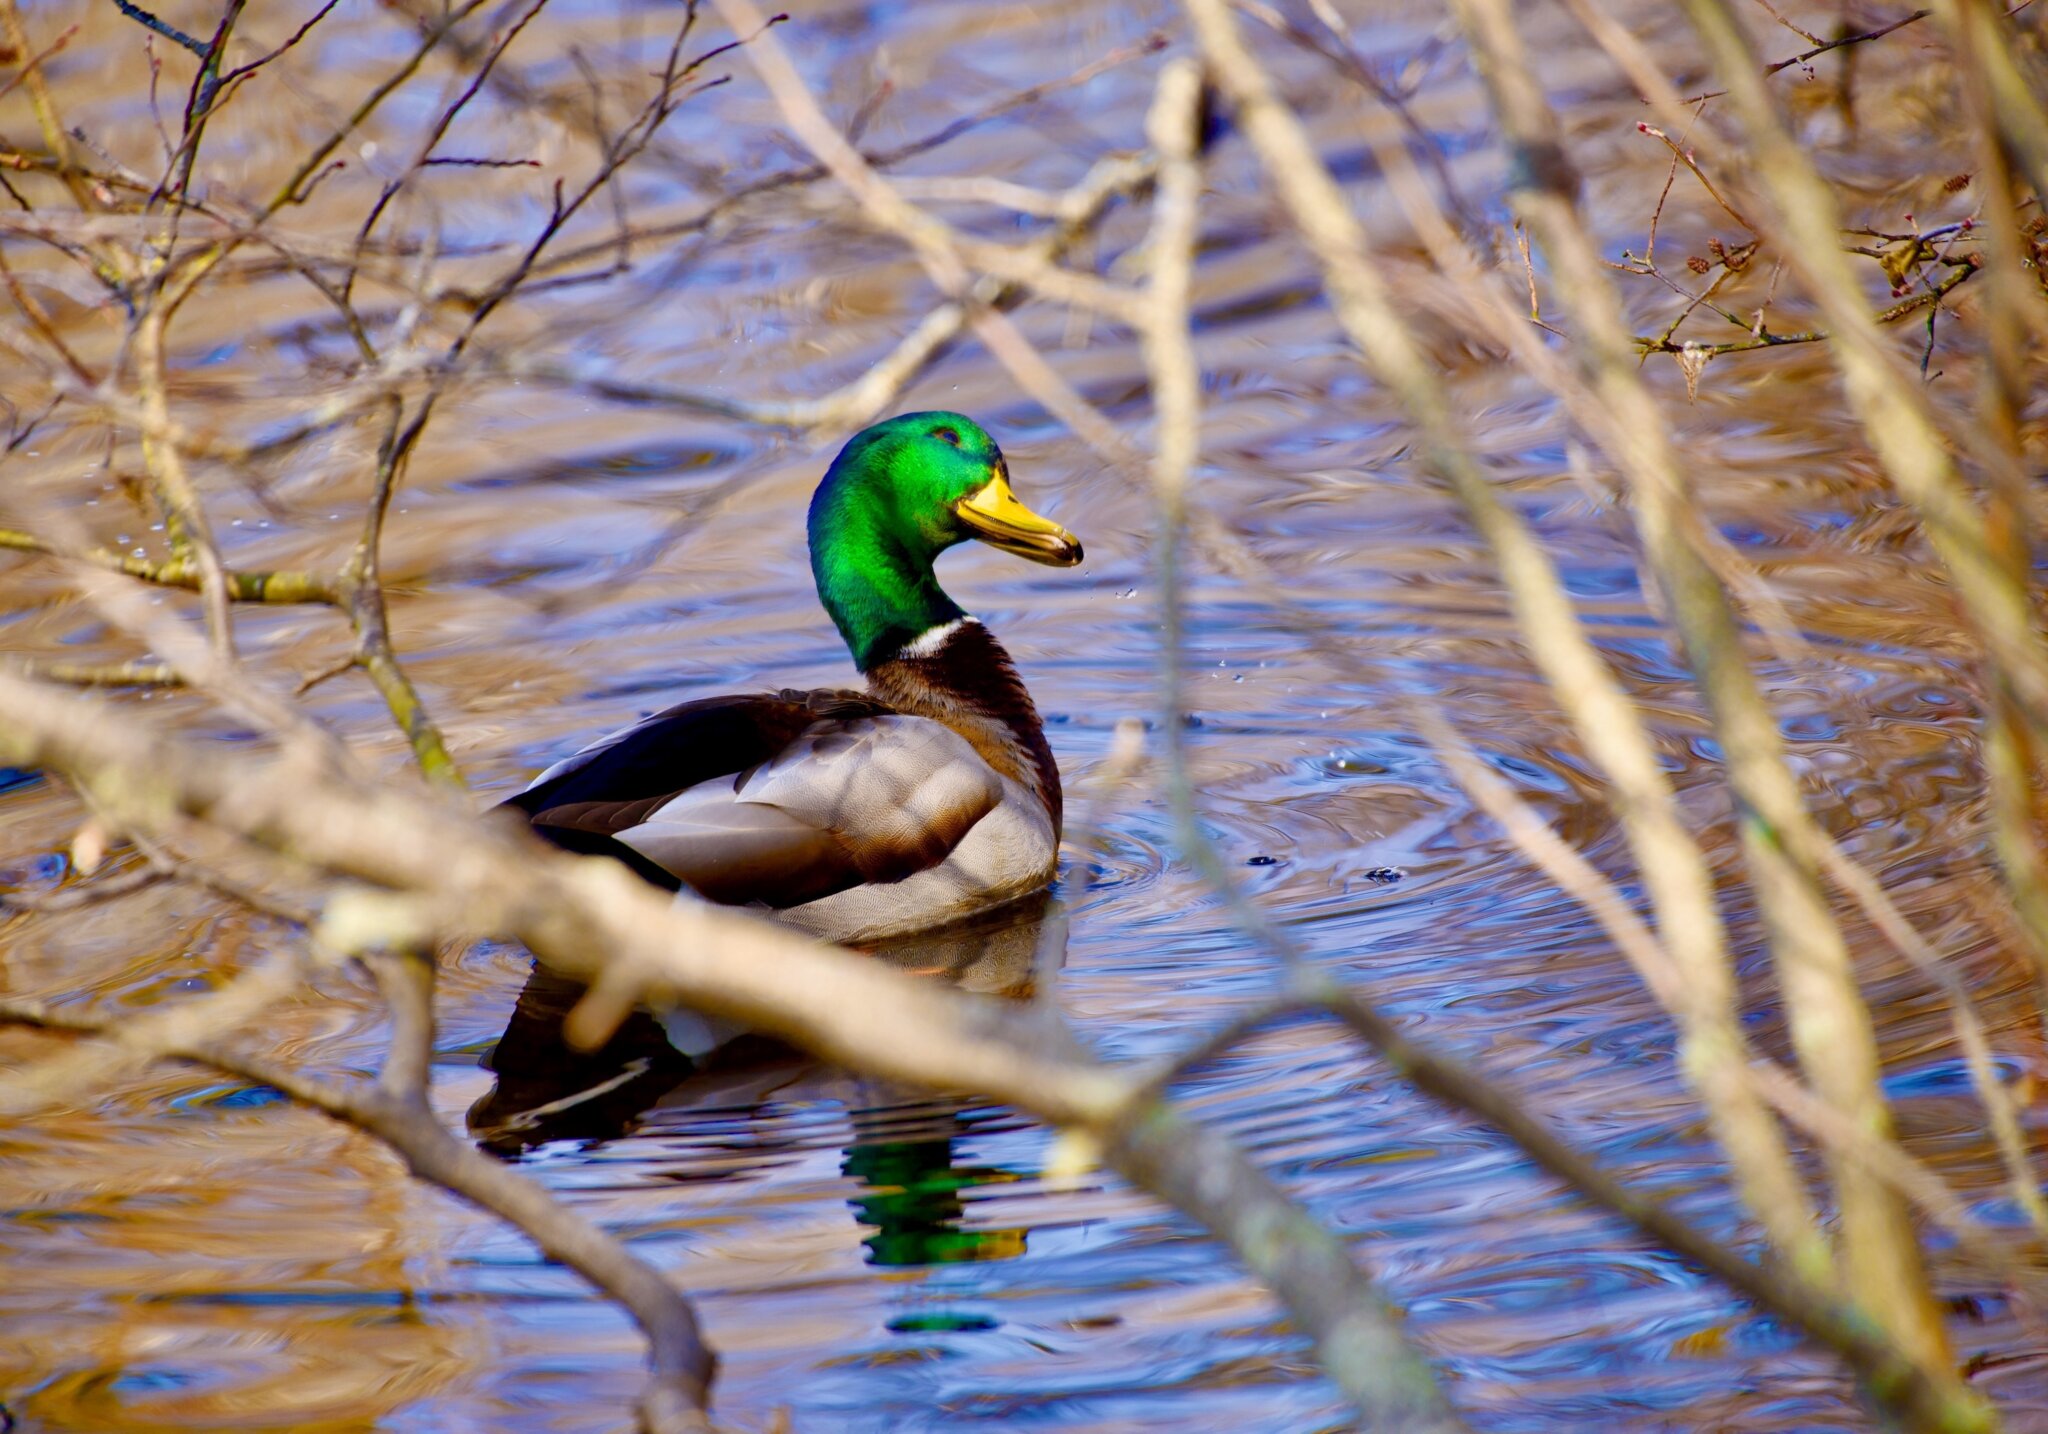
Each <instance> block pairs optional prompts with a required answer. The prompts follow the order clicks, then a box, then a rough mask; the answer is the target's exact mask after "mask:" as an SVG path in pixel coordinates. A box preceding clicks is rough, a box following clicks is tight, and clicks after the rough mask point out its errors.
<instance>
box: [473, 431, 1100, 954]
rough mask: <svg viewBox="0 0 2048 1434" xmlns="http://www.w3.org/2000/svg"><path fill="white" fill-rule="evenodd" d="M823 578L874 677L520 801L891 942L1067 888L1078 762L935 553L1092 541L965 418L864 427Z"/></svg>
mask: <svg viewBox="0 0 2048 1434" xmlns="http://www.w3.org/2000/svg"><path fill="white" fill-rule="evenodd" d="M809 529H810V550H811V572H812V575H813V576H814V577H815V578H816V580H817V585H818V597H819V600H820V601H821V602H822V603H823V604H824V608H825V611H826V612H827V613H828V614H829V615H830V616H831V618H832V621H833V623H834V624H835V625H836V626H837V627H838V629H839V635H840V636H841V637H842V638H844V639H845V640H846V646H847V649H848V650H849V651H850V652H851V653H852V654H853V662H854V666H855V667H856V668H858V669H859V671H860V673H861V675H862V676H863V677H865V678H866V680H867V688H866V690H865V691H842V690H820V691H808V692H806V691H793V690H792V691H783V692H775V693H752V694H745V695H736V696H729V697H709V698H702V699H699V700H697V701H694V702H685V703H682V704H680V705H679V706H675V707H671V708H669V709H668V710H666V711H664V712H657V713H655V714H654V715H653V716H651V717H648V718H647V719H645V720H644V721H641V722H638V723H635V724H634V725H633V726H631V727H627V728H625V729H624V730H623V731H620V732H615V733H613V734H612V735H610V736H608V737H605V738H603V739H601V740H599V741H597V742H595V743H593V744H591V745H590V746H588V747H585V748H584V749H583V750H582V751H580V752H577V753H576V754H574V755H573V756H571V757H568V758H566V759H565V760H563V761H561V762H557V763H556V764H555V765H554V766H552V767H550V768H548V769H547V770H546V771H544V772H542V773H541V774H540V776H539V777H537V778H535V779H534V781H533V783H532V785H530V786H528V787H527V788H526V790H524V791H522V792H520V793H519V794H518V795H517V796H515V797H513V798H511V800H510V801H508V802H507V803H505V805H506V806H507V807H510V808H514V809H516V810H518V811H520V812H522V813H524V814H525V816H526V818H527V820H529V821H530V822H531V823H532V824H533V829H534V830H535V831H536V832H538V833H539V834H540V835H541V836H543V837H545V838H547V839H548V840H549V841H551V842H553V843H555V844H556V845H557V846H561V847H566V848H568V849H569V850H571V851H578V852H588V853H602V854H604V855H608V856H613V857H616V858H618V859H619V860H620V861H623V862H625V863H626V864H627V865H628V866H630V867H632V868H633V869H634V870H635V871H637V872H638V873H640V875H642V876H644V877H646V878H647V879H648V880H649V881H653V882H656V883H659V884H660V885H662V886H665V887H668V888H670V889H684V888H687V889H688V890H690V891H692V892H695V893H696V894H697V895H699V896H701V897H704V898H706V899H708V900H711V901H715V902H722V903H725V904H728V905H735V906H753V907H759V908H766V909H769V910H771V911H772V912H773V913H774V915H775V916H776V918H777V919H779V920H781V921H783V922H785V923H787V924H789V925H791V926H795V927H798V928H800V929H802V930H804V931H807V932H810V933H812V934H814V935H817V936H820V937H823V938H825V939H827V940H832V941H839V942H846V943H854V944H861V943H872V942H878V941H885V940H888V939H890V938H893V937H897V936H901V935H903V934H905V933H909V932H913V931H922V930H927V929H929V928H932V927H935V926H940V925H943V924H945V923H947V922H950V921H953V920H957V919H959V918H962V917H965V916H968V915H971V914H973V913H975V912H977V911H981V910H985V909H987V908H989V907H992V906H996V905H999V904H1001V903H1004V902H1007V901H1010V900H1013V899H1015V898H1017V897H1020V896H1025V895H1028V894H1029V893H1031V892H1033V891H1036V890H1038V889H1039V888H1041V887H1043V886H1045V885H1046V884H1047V883H1048V882H1049V881H1051V879H1052V876H1053V871H1054V866H1055V863H1056V861H1057V858H1058V854H1059V836H1060V774H1059V768H1058V767H1057V766H1055V765H1054V763H1053V756H1052V749H1051V748H1050V747H1049V746H1047V745H1046V740H1045V732H1044V729H1043V727H1042V726H1041V725H1040V723H1039V719H1038V711H1037V709H1036V708H1035V707H1033V706H1032V703H1031V694H1030V693H1029V692H1027V691H1026V690H1025V688H1024V683H1023V682H1022V680H1021V679H1020V678H1019V677H1018V676H1017V669H1016V667H1015V666H1014V665H1012V663H1011V661H1010V657H1009V654H1008V653H1007V652H1005V651H1004V650H1003V646H1002V644H1001V643H999V642H997V641H996V638H995V635H994V634H993V633H991V632H990V631H989V630H988V629H987V628H986V627H984V626H983V625H982V624H981V623H979V622H978V621H976V620H975V619H974V618H973V617H970V616H969V615H968V614H967V613H966V612H964V611H962V609H961V608H960V606H959V605H958V604H957V603H955V602H954V601H953V600H952V599H951V598H950V597H948V596H946V593H945V591H944V590H943V589H942V588H941V587H940V586H939V583H938V579H937V577H936V576H935V575H934V574H933V572H932V564H933V562H934V560H936V559H937V558H938V556H939V554H941V553H943V552H944V551H946V549H948V548H950V547H953V546H954V545H955V544H957V543H961V542H964V541H966V540H967V539H969V538H975V539H979V540H980V541H982V542H984V543H988V544H989V545H991V546H992V547H996V548H1000V549H1002V550H1003V551H1004V552H1008V553H1015V554H1017V555H1018V556H1019V557H1024V558H1029V559H1031V560H1032V561H1033V562H1039V563H1047V564H1050V565H1052V566H1054V567H1072V566H1074V565H1075V564H1076V563H1079V562H1080V561H1081V544H1080V543H1079V542H1078V541H1076V539H1075V538H1074V535H1073V534H1072V533H1069V532H1068V531H1067V530H1066V529H1065V528H1062V527H1061V526H1060V525H1059V524H1057V523H1054V522H1051V521H1049V520H1047V519H1045V518H1042V517H1040V516H1039V515H1038V514H1036V513H1034V512H1032V511H1031V510H1030V509H1029V508H1027V507H1025V506H1024V505H1023V504H1022V503H1020V502H1019V501H1018V500H1017V496H1016V494H1015V493H1014V492H1013V491H1012V490H1011V488H1010V474H1009V467H1008V465H1007V464H1006V463H1005V462H1004V461H1003V455H1002V451H1001V450H1000V449H998V448H997V447H996V444H995V440H994V439H992V438H990V437H989V436H988V434H987V433H985V432H984V431H983V430H982V429H981V427H980V425H978V424H976V423H975V422H974V421H973V420H972V419H970V418H967V417H964V416H963V415H961V414H958V413H942V412H939V413H906V414H902V415H900V416H898V417H895V418H891V419H888V420H886V421H885V422H882V423H877V424H875V425H874V426H873V427H871V428H868V429H866V430H864V431H863V432H861V433H859V434H857V435H855V437H854V438H853V439H852V440H851V441H850V442H849V443H848V444H847V445H846V446H845V447H844V448H843V449H841V450H840V452H839V456H838V457H837V458H835V459H834V460H833V462H832V466H831V467H830V468H829V469H827V470H826V473H825V477H824V479H823V481H821V482H820V483H819V484H818V490H817V493H816V494H815V495H814V496H813V497H812V499H811V507H810V523H809Z"/></svg>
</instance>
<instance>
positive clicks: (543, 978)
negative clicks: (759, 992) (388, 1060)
mask: <svg viewBox="0 0 2048 1434" xmlns="http://www.w3.org/2000/svg"><path fill="white" fill-rule="evenodd" d="M1064 928H1065V922H1064V920H1063V919H1060V912H1059V904H1058V902H1057V900H1056V899H1055V898H1054V897H1053V896H1052V895H1051V893H1049V892H1039V893H1037V894H1035V895H1033V896H1031V897H1028V898H1026V899H1024V900H1022V901H1018V902H1014V903H1011V904H1010V905H1007V906H1004V907H1001V908H999V909H997V910H994V911H990V912H986V913H984V914H982V915H980V916H978V917H975V918H973V919H971V920H969V921H966V922H963V923H960V924H958V925H954V926H949V927H946V928H943V929H941V930H938V931H932V932H925V933H920V934H918V935H915V936H910V937H905V938H902V939H899V940H896V941H892V942H890V943H888V944H887V945H885V946H881V947H877V948H876V949H875V950H874V951H873V952H872V955H873V956H874V957H875V959H877V960H881V961H885V962H887V963H888V964H890V965H892V966H895V967H896V968H897V969H899V970H902V971H905V972H908V973H911V974H914V975H917V976H920V977H923V978H926V979H931V980H943V981H947V982H950V983H951V984H953V985H956V986H958V987H960V988H961V989H962V990H965V991H971V992H975V993H977V994H982V995H988V996H996V997H1003V998H1008V999H1012V1000H1026V999H1029V998H1030V997H1031V996H1032V994H1033V991H1034V989H1035V987H1036V980H1037V977H1038V975H1039V974H1040V972H1042V971H1045V970H1049V969H1057V966H1058V964H1059V963H1060V961H1061V960H1063V959H1064V955H1065V953H1064V950H1062V949H1057V943H1059V942H1061V941H1062V940H1063V935H1064ZM1048 933H1051V940H1052V941H1053V942H1054V943H1055V947H1056V949H1053V950H1050V951H1041V950H1040V949H1039V948H1040V944H1041V941H1042V939H1044V938H1046V936H1047V934H1048ZM582 994H583V988H582V987H581V986H579V985H577V984H576V983H575V982H573V981H570V980H568V979H567V978H565V977H562V976H560V975H557V974H556V973H554V972H552V971H549V970H548V969H546V968H545V967H542V966H539V965H536V966H535V967H534V969H533V972H532V974H531V975H530V976H529V977H528V978H527V982H526V986H525V989H524V990H522V991H521V992H520V994H519V1002H518V1005H517V1006H516V1007H515V1009H514V1010H513V1012H512V1018H511V1021H510V1022H509V1023H508V1024H507V1026H506V1028H505V1032H504V1034H503V1035H502V1036H500V1037H499V1038H498V1042H497V1044H496V1045H495V1046H494V1047H493V1048H492V1049H491V1051H490V1053H489V1054H488V1055H486V1056H485V1057H484V1059H483V1065H484V1068H485V1069H487V1070H489V1071H491V1072H493V1073H494V1074H495V1075H496V1077H497V1079H496V1081H495V1082H494V1083H493V1085H492V1087H491V1089H490V1090H489V1091H487V1092H486V1093H485V1094H484V1095H483V1096H482V1097H481V1098H480V1099H478V1100H477V1102H476V1103H475V1104H474V1105H473V1106H471V1107H470V1111H469V1130H470V1133H471V1135H473V1136H474V1137H475V1138H476V1140H477V1142H478V1144H479V1145H481V1146H482V1147H483V1148H484V1149H486V1150H489V1151H491V1152H493V1153H494V1154H497V1155H499V1156H501V1157H503V1158H506V1159H517V1158H519V1157H520V1156H521V1155H523V1154H524V1153H526V1152H527V1151H529V1150H532V1149H534V1148H536V1147H538V1146H542V1145H548V1144H553V1143H555V1142H560V1141H577V1142H584V1143H587V1144H596V1143H601V1142H604V1141H607V1140H612V1139H616V1138H618V1137H620V1136H622V1135H626V1134H629V1133H637V1132H641V1131H649V1130H660V1129H667V1130H676V1131H682V1130H686V1129H688V1128H689V1127H690V1126H691V1125H692V1124H701V1123H703V1122H704V1120H705V1119H706V1118H712V1119H715V1121H716V1123H717V1124H718V1125H719V1126H720V1127H722V1128H730V1126H731V1125H732V1124H733V1123H735V1118H736V1117H738V1118H739V1119H740V1120H743V1121H744V1122H745V1123H746V1124H748V1125H749V1126H752V1127H753V1129H751V1130H750V1131H749V1135H750V1136H751V1137H752V1138H751V1139H750V1140H749V1141H748V1142H747V1143H746V1144H744V1145H735V1146H732V1147H728V1148H726V1149H724V1150H721V1152H720V1153H721V1155H722V1156H728V1155H732V1156H736V1155H740V1154H741V1153H742V1152H744V1154H745V1156H746V1157H747V1161H746V1164H744V1165H735V1164H733V1163H731V1162H730V1161H729V1160H721V1161H720V1163H719V1164H718V1166H717V1168H716V1170H715V1171H711V1172H708V1173H693V1172H687V1171H678V1172H675V1175H674V1178H676V1179H677V1180H679V1181H681V1182H686V1183H687V1182H693V1181H697V1180H709V1179H716V1180H729V1179H732V1178H734V1177H735V1176H740V1175H744V1174H745V1173H746V1172H747V1169H748V1168H749V1167H751V1168H754V1169H761V1168H765V1167H768V1166H771V1165H774V1164H778V1163H781V1161H782V1160H783V1159H785V1158H788V1157H789V1156H791V1155H793V1154H795V1153H797V1150H798V1147H797V1145H796V1142H795V1141H794V1140H784V1141H781V1142H777V1141H776V1140H775V1139H774V1138H773V1137H768V1138H766V1139H763V1138H762V1134H763V1132H762V1126H763V1125H766V1124H769V1123H768V1122H762V1121H759V1120H757V1119H756V1116H757V1114H758V1113H759V1112H760V1111H761V1109H762V1107H764V1106H768V1105H771V1104H772V1105H773V1106H774V1107H775V1108H776V1109H777V1110H778V1111H782V1110H786V1109H787V1107H788V1105H789V1103H790V1102H791V1101H792V1100H805V1099H815V1100H828V1099H830V1100H839V1101H841V1102H843V1103H844V1104H845V1105H846V1106H847V1108H848V1115H849V1121H850V1124H851V1126H852V1134H853V1138H852V1140H851V1141H850V1142H849V1143H848V1144H847V1145H846V1146H845V1147H844V1149H845V1156H844V1159H843V1160H842V1162H841V1165H840V1170H841V1172H842V1173H843V1174H845V1175H846V1176H848V1177H850V1178H851V1179H852V1180H853V1181H855V1182H856V1184H857V1185H858V1187H859V1191H858V1193H857V1194H856V1195H855V1196H854V1197H853V1199H852V1200H850V1201H849V1202H848V1203H849V1205H850V1206H851V1208H852V1210H853V1214H854V1218H855V1219H856V1220H857V1221H858V1222H859V1223H860V1224H862V1225H865V1226H867V1227H869V1229H870V1230H871V1231H872V1233H870V1234H869V1235H868V1236H867V1237H866V1239H864V1240H863V1241H862V1244H863V1245H864V1246H865V1247H866V1250H867V1261H868V1263H869V1264H873V1265H885V1266H905V1265H933V1264H957V1263H962V1262H967V1261H976V1260H1002V1259H1010V1258H1012V1257H1014V1256H1017V1255H1021V1254H1023V1253H1024V1249H1025V1237H1026V1234H1027V1232H1026V1231H1025V1230H1023V1229H970V1228H967V1227H966V1209H965V1204H964V1201H963V1199H962V1194H963V1192H965V1191H968V1190H971V1189H973V1188H974V1187H976V1186H984V1185H997V1184H1005V1183H1008V1182H1011V1181H1014V1180H1018V1179H1021V1178H1023V1174H1024V1172H1018V1171H1013V1170H1007V1169H1004V1168H1002V1167H999V1166H985V1165H963V1164H959V1163H957V1156H958V1154H959V1150H958V1145H959V1142H960V1141H961V1139H962V1138H963V1137H966V1136H969V1135H971V1134H972V1133H973V1130H974V1126H975V1123H976V1115H975V1113H974V1107H973V1105H972V1104H971V1103H970V1102H968V1101H965V1100H960V1099H929V1098H924V1097H921V1096H911V1095H909V1094H908V1093H906V1092H903V1091H901V1090H897V1089H892V1088H890V1087H888V1086H885V1085H883V1084H881V1083H879V1082H875V1081H868V1080H856V1079H855V1078H853V1077H850V1076H847V1075H846V1074H844V1073H843V1072H838V1071H836V1070H834V1069H833V1068H831V1067H828V1066H826V1065H824V1064H823V1063H821V1062H818V1061H815V1060H812V1059H810V1058H808V1057H806V1056H804V1055H802V1054H801V1053H800V1052H798V1051H796V1050H794V1049H792V1048H791V1047H789V1046H787V1045H785V1044H783V1043H782V1042H780V1041H777V1040H774V1039H772V1038H769V1037H766V1036H760V1035H755V1034H751V1033H748V1032H745V1031H741V1030H738V1029H736V1028H733V1027H730V1026H725V1025H722V1024H721V1023H717V1022H710V1021H706V1020H704V1019H703V1018H701V1017H697V1016H695V1015H694V1014H692V1013H688V1012H684V1013H681V1014H680V1016H679V1017H675V1018H671V1019H669V1020H667V1021H664V1020H662V1019H660V1018H657V1017H655V1016H652V1015H649V1014H648V1013H646V1012H644V1011H635V1012H634V1013H633V1014H632V1015H630V1016H629V1017H627V1019H626V1020H625V1022H624V1023H622V1024H621V1025H620V1027H619V1029H618V1030H617V1031H616V1032H614V1033H613V1035H612V1038H611V1039H610V1040H609V1041H607V1042H605V1044H604V1045H603V1046H601V1047H599V1048H598V1049H596V1050H594V1051H579V1050H576V1049H575V1048H574V1047H572V1046H570V1045H569V1043H568V1042H567V1041H566V1040H565V1039H564V1038H563V1035H562V1022H563V1020H564V1018H566V1017H567V1015H568V1014H569V1011H570V1010H571V1009H572V1008H573V1007H574V1006H575V1004H576V1002H577V1000H578V999H579V998H580V997H581V996H582ZM849 1083H851V1084H852V1085H853V1087H854V1092H853V1093H852V1095H851V1098H849V1092H848V1090H847V1086H848V1084H849ZM693 1115H694V1116H695V1117H696V1119H695V1120H693ZM982 1119H983V1120H984V1121H985V1119H986V1117H985V1115H984V1116H983V1117H982ZM773 1124H774V1126H775V1128H778V1129H780V1128H786V1125H787V1123H786V1122H775V1123H773Z"/></svg>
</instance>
